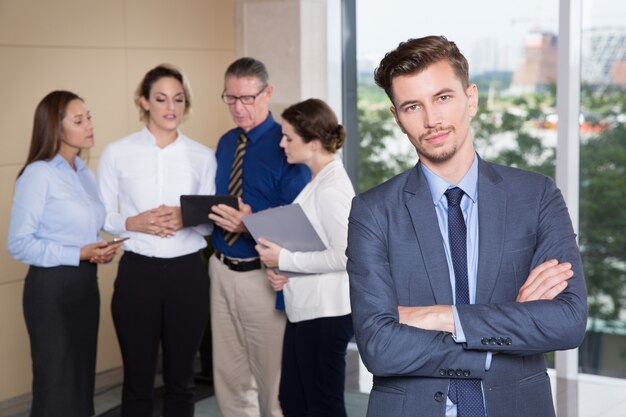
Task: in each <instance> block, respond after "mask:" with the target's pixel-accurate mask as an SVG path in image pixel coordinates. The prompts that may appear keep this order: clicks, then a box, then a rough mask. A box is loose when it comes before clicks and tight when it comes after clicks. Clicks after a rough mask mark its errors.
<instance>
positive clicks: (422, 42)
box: [374, 36, 469, 102]
mask: <svg viewBox="0 0 626 417" xmlns="http://www.w3.org/2000/svg"><path fill="white" fill-rule="evenodd" d="M443 60H446V61H448V62H449V63H450V65H452V68H453V69H454V73H455V74H456V76H457V77H458V78H459V80H460V81H461V83H462V84H463V88H465V89H467V87H469V65H468V63H467V59H465V57H464V56H463V54H462V53H461V51H459V48H458V47H457V46H456V44H455V43H454V42H451V41H449V40H448V39H446V38H445V37H444V36H426V37H424V38H418V39H409V40H407V41H406V42H400V44H399V45H398V47H397V48H396V49H394V50H393V51H390V52H387V54H385V57H384V58H383V59H382V60H381V61H380V65H379V66H378V68H376V70H374V80H375V81H376V84H377V85H378V86H379V87H381V88H383V89H384V90H385V92H386V93H387V96H389V98H390V99H391V101H392V102H393V94H392V89H391V86H392V82H393V79H394V78H395V77H398V76H400V75H407V74H415V73H418V72H421V71H423V70H424V69H426V68H427V67H428V66H430V65H432V64H434V63H436V62H439V61H443Z"/></svg>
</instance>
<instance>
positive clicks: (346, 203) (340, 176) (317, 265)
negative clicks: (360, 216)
mask: <svg viewBox="0 0 626 417" xmlns="http://www.w3.org/2000/svg"><path fill="white" fill-rule="evenodd" d="M352 197H354V188H353V187H352V183H351V182H350V178H349V177H348V174H347V173H346V170H345V168H344V167H343V163H342V162H341V160H339V159H336V160H334V161H332V162H331V163H330V164H328V165H326V166H325V167H324V168H323V169H322V170H321V171H320V172H319V173H318V174H317V175H316V176H315V178H313V179H312V180H311V182H309V183H308V184H307V185H306V187H304V189H303V190H302V191H301V192H300V194H298V197H296V199H295V200H294V203H299V204H300V206H302V210H303V211H304V213H305V214H306V215H307V217H308V219H309V220H310V221H311V224H312V225H313V228H314V229H315V231H316V232H317V234H318V235H319V236H320V238H321V240H322V242H324V245H325V246H326V248H327V249H326V250H324V251H319V252H290V251H288V250H287V249H284V248H283V249H282V250H281V251H280V257H279V264H278V267H279V269H281V270H284V271H291V272H302V273H307V274H312V275H304V276H298V277H294V278H289V282H288V283H287V284H286V285H285V287H284V289H283V291H284V294H285V310H286V312H287V317H288V318H289V321H290V322H292V323H295V322H299V321H303V320H310V319H315V318H320V317H336V316H343V315H346V314H349V313H350V294H349V286H348V273H347V272H346V262H347V258H346V254H345V252H346V246H347V242H348V216H349V214H350V205H351V204H352Z"/></svg>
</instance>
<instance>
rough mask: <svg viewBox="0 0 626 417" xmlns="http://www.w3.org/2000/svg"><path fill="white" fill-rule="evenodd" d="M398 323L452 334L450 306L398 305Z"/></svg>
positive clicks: (452, 318)
mask: <svg viewBox="0 0 626 417" xmlns="http://www.w3.org/2000/svg"><path fill="white" fill-rule="evenodd" d="M398 314H399V320H400V323H403V324H408V325H409V326H412V327H418V328H420V329H424V330H437V331H440V332H448V333H452V334H454V332H455V328H454V316H453V314H452V306H449V305H433V306H426V307H404V306H398Z"/></svg>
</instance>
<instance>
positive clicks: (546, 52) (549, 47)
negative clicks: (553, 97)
mask: <svg viewBox="0 0 626 417" xmlns="http://www.w3.org/2000/svg"><path fill="white" fill-rule="evenodd" d="M524 53H525V57H524V61H523V62H522V63H521V64H520V65H518V66H517V67H516V68H515V71H514V72H513V80H512V82H511V88H510V91H509V93H510V94H512V95H518V94H523V93H530V92H540V91H546V90H548V89H549V87H550V86H551V85H554V84H555V83H556V71H557V68H556V63H557V36H556V35H555V34H554V33H550V32H544V31H533V32H530V33H529V34H528V35H527V36H526V38H525V39H524Z"/></svg>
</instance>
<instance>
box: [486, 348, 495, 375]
mask: <svg viewBox="0 0 626 417" xmlns="http://www.w3.org/2000/svg"><path fill="white" fill-rule="evenodd" d="M491 358H493V352H487V359H485V371H488V370H489V369H490V368H491Z"/></svg>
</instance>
